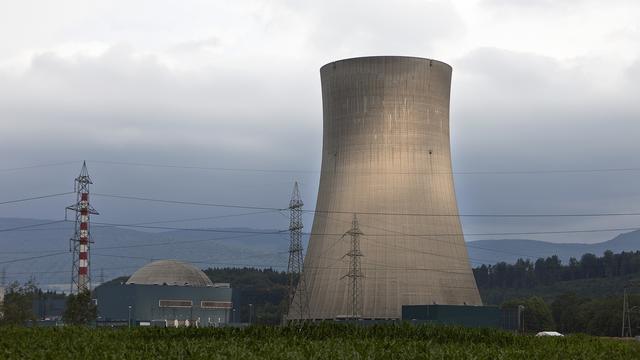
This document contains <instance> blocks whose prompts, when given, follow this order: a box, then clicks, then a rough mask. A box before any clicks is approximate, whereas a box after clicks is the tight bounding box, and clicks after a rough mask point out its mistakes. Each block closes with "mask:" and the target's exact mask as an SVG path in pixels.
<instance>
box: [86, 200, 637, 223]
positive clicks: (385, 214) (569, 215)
mask: <svg viewBox="0 0 640 360" xmlns="http://www.w3.org/2000/svg"><path fill="white" fill-rule="evenodd" d="M93 195H94V196H102V197H109V198H116V199H126V200H138V201H150V202H159V203H167V204H178V205H193V206H208V207H222V208H237V209H253V210H271V211H284V210H286V208H279V207H269V206H250V205H236V204H220V203H202V202H194V201H181V200H167V199H158V198H147V197H138V196H127V195H116V194H93ZM303 212H305V213H313V214H318V213H327V214H353V213H357V214H358V215H376V216H424V217H486V218H496V217H500V218H549V217H614V216H640V212H610V213H608V212H602V213H547V214H540V213H538V214H513V213H509V214H507V213H498V214H474V213H468V214H465V213H461V214H427V213H393V212H366V211H364V212H363V211H346V210H344V211H338V210H303Z"/></svg>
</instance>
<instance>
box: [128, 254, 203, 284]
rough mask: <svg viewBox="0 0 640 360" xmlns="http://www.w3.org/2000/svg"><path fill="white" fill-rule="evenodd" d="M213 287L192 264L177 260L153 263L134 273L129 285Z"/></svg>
mask: <svg viewBox="0 0 640 360" xmlns="http://www.w3.org/2000/svg"><path fill="white" fill-rule="evenodd" d="M131 284H136V285H173V286H194V287H208V286H213V283H212V282H211V280H210V279H209V277H208V276H207V275H206V274H205V273H204V272H202V270H200V269H198V268H196V267H195V266H193V265H191V264H186V263H183V262H180V261H176V260H159V261H154V262H151V263H149V264H147V265H145V266H143V267H141V268H140V269H139V270H138V271H136V272H135V273H133V275H131V277H130V278H129V280H127V285H131Z"/></svg>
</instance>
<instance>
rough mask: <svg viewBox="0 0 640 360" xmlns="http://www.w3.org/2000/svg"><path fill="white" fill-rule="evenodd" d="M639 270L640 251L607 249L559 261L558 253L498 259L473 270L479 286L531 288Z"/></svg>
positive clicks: (628, 273)
mask: <svg viewBox="0 0 640 360" xmlns="http://www.w3.org/2000/svg"><path fill="white" fill-rule="evenodd" d="M637 273H640V251H635V252H624V251H623V252H621V253H618V254H614V253H613V252H612V251H610V250H607V251H605V252H604V254H603V256H600V257H598V256H596V255H595V254H591V253H587V254H584V255H582V257H581V258H580V260H578V259H576V258H574V257H572V258H570V259H569V262H568V264H563V263H562V261H561V260H560V258H558V256H556V255H553V256H550V257H547V258H538V259H537V260H536V261H535V262H532V261H531V260H529V259H522V258H520V259H518V260H517V261H516V262H515V263H514V264H508V263H506V262H499V263H497V264H495V265H485V264H483V265H481V266H478V267H476V268H474V269H473V275H474V276H475V278H476V283H477V284H478V287H479V288H533V287H536V286H540V285H552V284H554V283H556V282H559V281H570V280H580V279H594V278H611V277H617V276H625V275H630V274H637Z"/></svg>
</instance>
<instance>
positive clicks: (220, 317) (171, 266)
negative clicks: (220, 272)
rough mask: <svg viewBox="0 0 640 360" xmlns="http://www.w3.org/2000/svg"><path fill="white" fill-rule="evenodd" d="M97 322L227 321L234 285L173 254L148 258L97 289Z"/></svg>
mask: <svg viewBox="0 0 640 360" xmlns="http://www.w3.org/2000/svg"><path fill="white" fill-rule="evenodd" d="M94 297H95V301H96V303H97V305H98V324H99V325H111V326H118V325H128V324H131V325H138V326H163V327H182V326H196V327H210V326H224V325H226V324H228V323H230V322H232V321H233V318H234V316H233V314H234V312H235V309H234V306H233V290H232V289H231V286H230V285H229V284H227V283H217V284H214V283H213V282H211V280H210V279H209V278H208V277H207V275H206V274H205V273H204V272H202V271H201V270H200V269H197V268H196V267H194V266H192V265H190V264H186V263H183V262H179V261H175V260H160V261H155V262H152V263H149V264H147V265H145V266H144V267H142V268H140V269H139V270H138V271H136V272H135V273H134V274H133V275H131V277H129V279H128V280H127V281H126V282H124V283H109V284H104V285H102V286H99V287H98V288H96V289H95V291H94Z"/></svg>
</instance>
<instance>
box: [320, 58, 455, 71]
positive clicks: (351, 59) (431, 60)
mask: <svg viewBox="0 0 640 360" xmlns="http://www.w3.org/2000/svg"><path fill="white" fill-rule="evenodd" d="M365 59H412V60H422V61H430V62H436V63H439V64H442V65H445V66H447V67H448V68H449V69H451V70H453V67H452V66H451V65H449V64H447V63H446V62H444V61H441V60H436V59H432V58H427V57H422V56H407V55H365V56H354V57H349V58H344V59H340V60H335V61H332V62H328V63H326V64H324V65H322V66H321V67H320V72H321V73H322V72H323V71H324V69H325V68H327V67H329V66H330V65H334V64H338V63H341V62H347V61H356V60H365Z"/></svg>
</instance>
